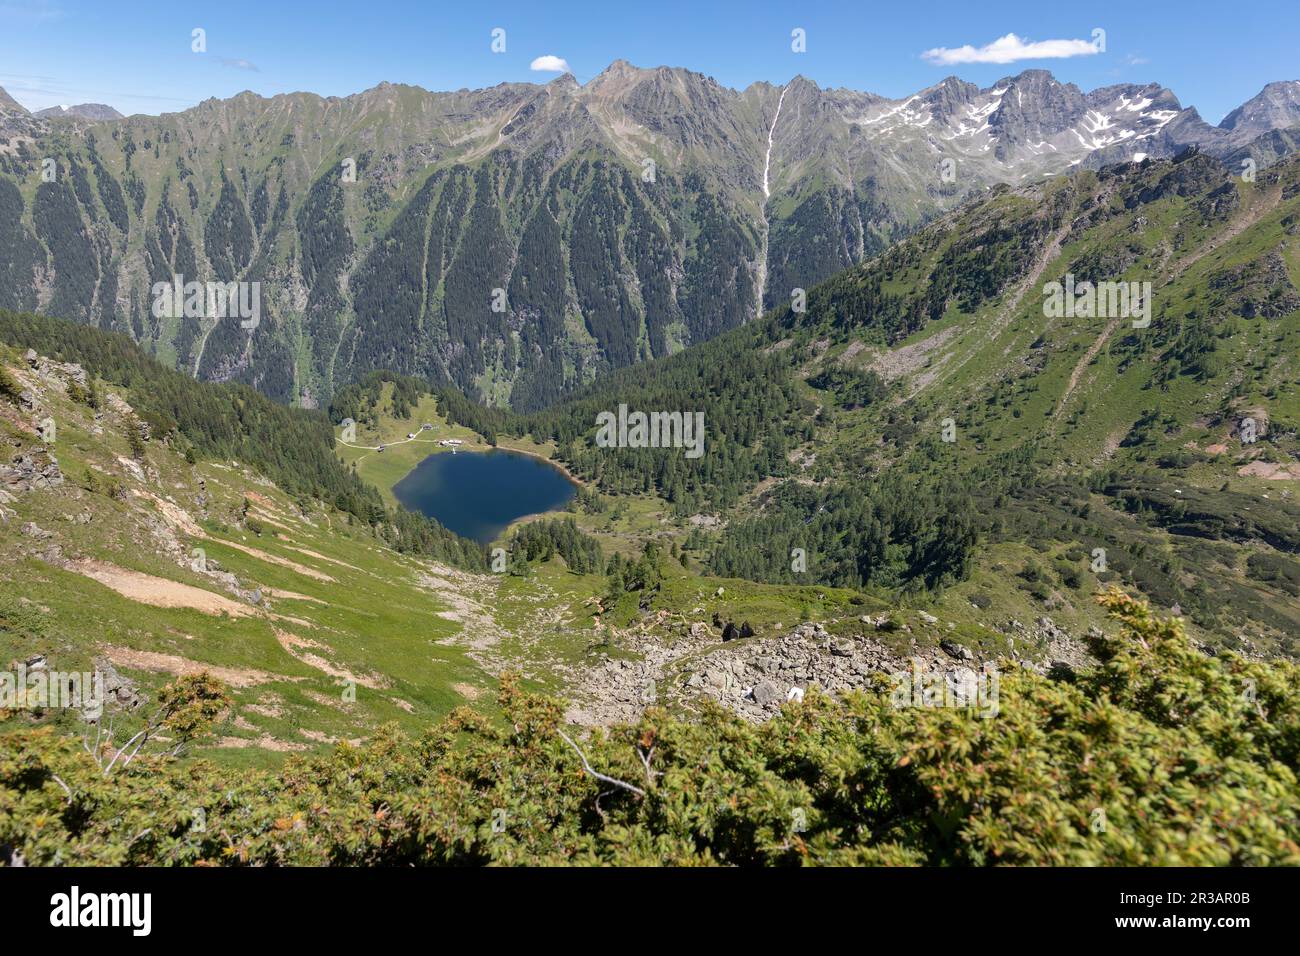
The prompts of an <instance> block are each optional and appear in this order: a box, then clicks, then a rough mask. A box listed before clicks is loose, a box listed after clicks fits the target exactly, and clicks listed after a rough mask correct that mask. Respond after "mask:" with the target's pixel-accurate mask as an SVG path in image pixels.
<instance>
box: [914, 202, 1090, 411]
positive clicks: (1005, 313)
mask: <svg viewBox="0 0 1300 956" xmlns="http://www.w3.org/2000/svg"><path fill="white" fill-rule="evenodd" d="M1071 226H1072V223H1070V222H1067V223H1065V225H1063V226H1061V227H1060V228H1059V229H1058V230H1057V231H1056V232H1055V234H1053V236H1052V239H1051V241H1050V242H1048V244H1047V246H1046V247H1044V249H1043V251H1042V253H1041V254H1040V255H1039V257H1038V259H1037V260H1036V261H1035V262H1034V266H1033V268H1032V269H1030V270H1029V273H1028V274H1027V275H1026V276H1025V277H1024V278H1023V279H1021V280H1020V282H1019V283H1017V285H1016V287H1015V290H1014V291H1013V292H1012V293H1011V298H1010V299H1008V300H1006V301H1005V302H1004V303H1003V304H1002V307H1001V308H1000V309H998V311H997V312H996V313H994V316H993V319H992V321H991V322H990V323H989V326H988V328H987V329H986V330H985V331H984V334H983V335H982V336H980V337H979V338H978V340H977V341H976V343H975V345H974V346H973V347H972V348H970V349H969V350H968V351H967V352H966V354H965V355H964V356H963V357H962V358H961V359H960V360H958V362H957V364H956V365H954V366H953V367H952V368H951V370H950V373H949V374H950V376H951V374H952V373H955V372H957V371H958V370H959V369H961V368H962V366H964V365H965V364H966V363H967V362H969V361H970V360H971V359H972V358H974V357H975V356H976V355H978V354H979V352H980V350H981V349H982V348H983V347H984V346H985V345H988V344H989V343H991V342H995V341H997V339H998V336H1000V335H1001V334H1002V333H1003V332H1005V331H1006V329H1007V327H1008V326H1009V325H1010V324H1011V321H1012V319H1014V318H1015V316H1016V311H1017V310H1018V309H1019V308H1020V303H1021V302H1022V301H1023V300H1024V298H1025V294H1026V293H1027V292H1029V290H1030V289H1031V288H1032V287H1033V286H1035V285H1037V284H1038V280H1039V279H1041V278H1042V276H1043V273H1044V272H1045V271H1047V267H1048V266H1049V265H1050V264H1051V263H1052V262H1053V261H1054V260H1055V259H1056V257H1057V256H1059V255H1060V254H1061V243H1062V242H1064V241H1065V237H1066V236H1067V235H1069V232H1070V229H1071ZM927 384H929V382H928V381H926V382H925V383H923V385H922V386H921V387H922V388H923V387H924V386H925V385H927ZM919 391H920V388H918V389H915V390H913V391H911V392H909V394H908V398H909V399H910V398H913V397H915V395H916V394H917V392H919Z"/></svg>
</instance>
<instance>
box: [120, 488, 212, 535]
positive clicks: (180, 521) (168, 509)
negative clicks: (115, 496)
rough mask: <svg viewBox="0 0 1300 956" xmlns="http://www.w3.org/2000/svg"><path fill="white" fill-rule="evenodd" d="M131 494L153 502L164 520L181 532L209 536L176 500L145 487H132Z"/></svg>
mask: <svg viewBox="0 0 1300 956" xmlns="http://www.w3.org/2000/svg"><path fill="white" fill-rule="evenodd" d="M131 494H132V495H134V496H135V497H137V498H143V499H144V500H146V501H151V502H153V505H154V507H155V508H157V509H158V513H159V514H160V515H162V519H163V521H165V522H167V524H168V525H170V526H171V527H172V528H174V529H175V530H176V531H179V532H180V533H181V534H184V535H187V536H189V537H191V538H203V537H207V535H206V533H205V532H204V530H203V529H202V528H200V527H199V524H198V522H197V521H195V520H194V518H193V517H191V515H190V513H189V512H188V511H186V510H185V509H184V508H182V507H181V506H180V505H178V504H176V503H175V502H172V501H168V500H167V499H166V498H163V497H160V496H159V495H155V494H154V493H153V492H151V491H146V490H145V489H143V488H132V489H131Z"/></svg>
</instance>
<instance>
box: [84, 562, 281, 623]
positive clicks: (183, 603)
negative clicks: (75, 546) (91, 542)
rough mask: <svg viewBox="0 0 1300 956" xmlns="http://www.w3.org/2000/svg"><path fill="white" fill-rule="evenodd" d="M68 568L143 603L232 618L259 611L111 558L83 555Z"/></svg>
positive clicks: (246, 615)
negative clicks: (119, 563)
mask: <svg viewBox="0 0 1300 956" xmlns="http://www.w3.org/2000/svg"><path fill="white" fill-rule="evenodd" d="M67 567H68V570H70V571H75V572H76V573H77V574H81V575H84V576H86V577H88V578H91V579H92V580H95V581H98V582H99V583H100V584H102V585H104V586H105V587H107V588H110V589H112V590H114V591H116V592H117V593H118V594H120V595H122V596H123V597H126V598H130V599H131V600H132V601H139V602H140V603H141V604H149V605H152V606H154V607H166V608H191V609H193V610H196V611H202V612H203V613H204V614H229V615H230V616H231V617H251V616H252V615H253V614H255V613H256V611H255V610H254V609H253V608H251V607H249V606H248V605H247V604H240V603H239V602H238V601H232V600H231V599H230V598H228V597H223V596H221V595H220V594H214V593H213V592H211V591H205V590H203V589H202V588H196V587H193V586H192V585H189V584H182V583H181V582H179V581H168V580H167V579H166V578H159V577H154V576H153V575H152V574H145V573H143V572H141V571H132V570H130V569H129V568H120V567H118V566H117V565H114V564H109V563H108V562H107V561H98V560H95V559H93V558H82V559H81V560H79V561H70V562H69V563H68V565H67Z"/></svg>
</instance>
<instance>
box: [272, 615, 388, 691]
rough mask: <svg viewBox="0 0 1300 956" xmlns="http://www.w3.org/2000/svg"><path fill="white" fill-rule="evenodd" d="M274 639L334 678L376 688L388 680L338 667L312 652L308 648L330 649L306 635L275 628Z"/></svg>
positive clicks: (287, 651) (384, 684)
mask: <svg viewBox="0 0 1300 956" xmlns="http://www.w3.org/2000/svg"><path fill="white" fill-rule="evenodd" d="M275 639H276V640H277V641H279V642H280V646H281V647H283V648H284V651H285V653H286V654H288V655H289V656H290V657H293V658H295V659H297V660H299V661H301V662H302V663H304V664H306V665H307V666H308V667H314V668H316V670H318V671H320V672H322V673H324V674H328V675H329V676H330V677H333V678H335V679H336V680H345V681H351V682H352V683H354V684H360V685H361V686H362V687H369V688H371V689H376V688H380V687H387V686H388V681H387V680H385V679H384V678H383V677H381V676H380V675H378V674H354V673H352V672H351V671H349V670H348V669H347V668H344V667H340V666H339V665H337V664H334V663H332V662H330V661H327V660H326V659H325V658H323V657H321V656H320V655H319V654H316V653H313V652H312V651H311V650H309V649H308V648H315V649H317V650H321V651H329V650H330V649H329V648H328V647H326V646H325V645H324V644H322V643H320V642H319V641H313V640H311V639H309V638H306V637H298V636H297V635H296V634H290V633H289V632H288V631H282V630H280V629H279V628H276V631H275Z"/></svg>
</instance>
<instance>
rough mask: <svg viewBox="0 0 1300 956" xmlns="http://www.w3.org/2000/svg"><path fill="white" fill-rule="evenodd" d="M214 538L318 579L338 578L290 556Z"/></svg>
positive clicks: (261, 559) (261, 558) (253, 555)
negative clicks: (286, 556)
mask: <svg viewBox="0 0 1300 956" xmlns="http://www.w3.org/2000/svg"><path fill="white" fill-rule="evenodd" d="M213 540H214V541H218V542H219V543H220V544H224V545H226V546H227V547H230V548H234V549H235V550H236V551H243V552H244V553H245V554H247V555H251V556H252V557H254V558H257V560H259V561H265V562H266V563H267V564H278V565H280V567H282V568H288V569H289V570H290V571H297V572H298V573H299V574H301V575H304V576H306V577H309V578H315V579H316V580H317V581H326V582H329V583H331V584H332V583H334V582H335V580H336V579H334V578H332V577H330V576H329V575H328V574H326V573H325V572H324V571H317V570H316V569H315V568H309V567H307V566H306V565H303V564H298V563H297V562H296V561H290V560H289V559H288V558H281V557H278V556H277V555H274V554H268V553H267V552H265V551H259V550H258V549H257V548H250V547H249V546H248V545H246V544H239V543H238V542H235V541H227V540H226V539H224V538H214V539H213ZM293 550H294V551H297V550H299V549H298V548H294V549H293Z"/></svg>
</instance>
